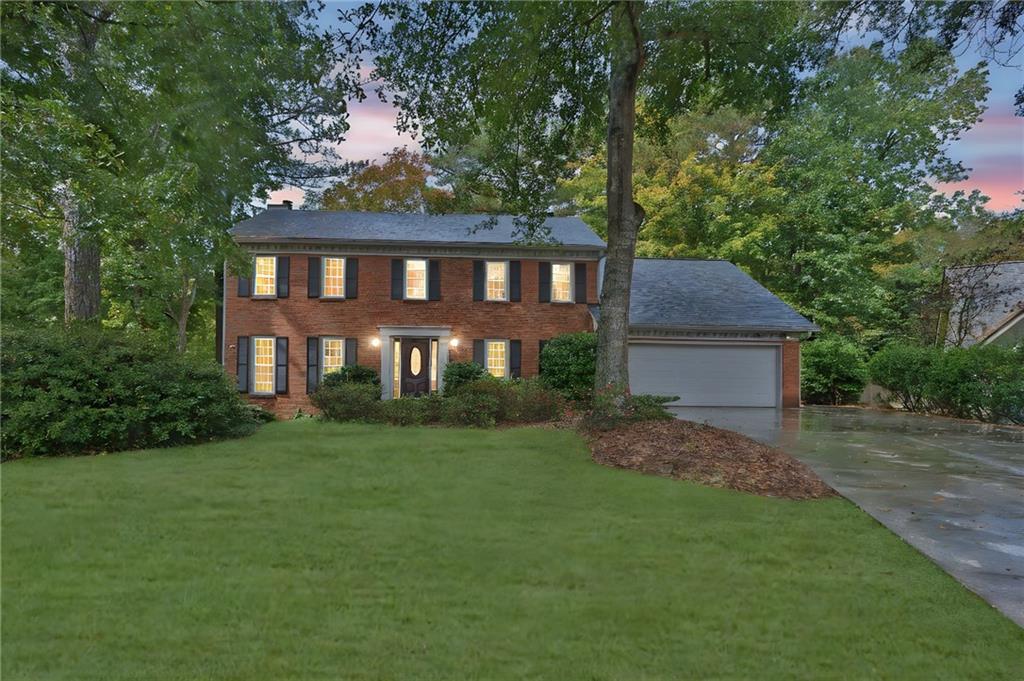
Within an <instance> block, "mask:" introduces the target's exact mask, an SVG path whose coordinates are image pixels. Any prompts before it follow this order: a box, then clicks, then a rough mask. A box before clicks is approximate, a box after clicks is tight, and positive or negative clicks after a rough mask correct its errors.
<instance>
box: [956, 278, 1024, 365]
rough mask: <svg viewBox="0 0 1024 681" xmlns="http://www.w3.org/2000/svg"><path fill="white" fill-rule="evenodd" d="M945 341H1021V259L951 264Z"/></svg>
mask: <svg viewBox="0 0 1024 681" xmlns="http://www.w3.org/2000/svg"><path fill="white" fill-rule="evenodd" d="M944 284H945V288H946V290H947V292H948V293H947V295H948V296H949V298H950V310H949V318H948V324H947V326H946V345H949V346H957V347H970V346H972V345H976V344H981V345H987V344H989V343H992V344H994V345H1005V346H1013V345H1016V344H1017V343H1020V342H1021V341H1024V261H1009V262H997V263H985V264H982V265H970V266H966V267H951V268H949V269H948V270H946V272H945V279H944Z"/></svg>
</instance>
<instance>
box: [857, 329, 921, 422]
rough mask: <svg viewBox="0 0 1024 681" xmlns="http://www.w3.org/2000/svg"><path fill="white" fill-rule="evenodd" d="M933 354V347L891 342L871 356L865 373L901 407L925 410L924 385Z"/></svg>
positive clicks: (910, 409)
mask: <svg viewBox="0 0 1024 681" xmlns="http://www.w3.org/2000/svg"><path fill="white" fill-rule="evenodd" d="M937 353H938V351H937V350H936V349H935V348H925V347H918V346H914V345H904V344H902V343H892V344H890V345H887V346H885V347H884V348H882V349H881V350H879V351H878V352H876V353H875V356H874V357H872V358H871V361H870V362H869V363H868V374H869V376H870V377H871V380H872V381H874V382H875V383H877V384H878V385H880V386H882V387H883V388H885V389H886V390H888V391H889V392H890V393H891V394H892V396H893V397H895V398H896V399H897V400H898V401H899V403H900V404H901V405H903V408H904V409H907V410H909V411H925V388H926V385H927V383H928V377H929V376H930V375H931V373H932V366H933V364H934V363H935V358H936V357H937Z"/></svg>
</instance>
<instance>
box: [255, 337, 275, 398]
mask: <svg viewBox="0 0 1024 681" xmlns="http://www.w3.org/2000/svg"><path fill="white" fill-rule="evenodd" d="M252 357H253V361H252V365H253V384H252V391H253V392H254V393H259V394H263V395H272V394H274V339H273V338H253V340H252Z"/></svg>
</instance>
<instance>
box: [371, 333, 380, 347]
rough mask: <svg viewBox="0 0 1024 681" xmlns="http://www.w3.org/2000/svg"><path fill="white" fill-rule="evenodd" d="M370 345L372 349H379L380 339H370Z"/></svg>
mask: <svg viewBox="0 0 1024 681" xmlns="http://www.w3.org/2000/svg"><path fill="white" fill-rule="evenodd" d="M370 345H371V346H372V347H375V348H379V347H380V338H377V337H376V336H374V337H373V338H371V339H370Z"/></svg>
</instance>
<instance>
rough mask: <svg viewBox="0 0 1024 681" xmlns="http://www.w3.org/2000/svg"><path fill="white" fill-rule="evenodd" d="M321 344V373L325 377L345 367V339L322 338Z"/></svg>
mask: <svg viewBox="0 0 1024 681" xmlns="http://www.w3.org/2000/svg"><path fill="white" fill-rule="evenodd" d="M320 343H321V345H322V348H321V350H320V353H321V355H322V356H321V359H320V372H321V373H322V374H323V375H324V376H326V375H327V374H329V373H331V372H332V371H338V370H339V369H341V367H343V366H345V339H344V338H321V339H320Z"/></svg>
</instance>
